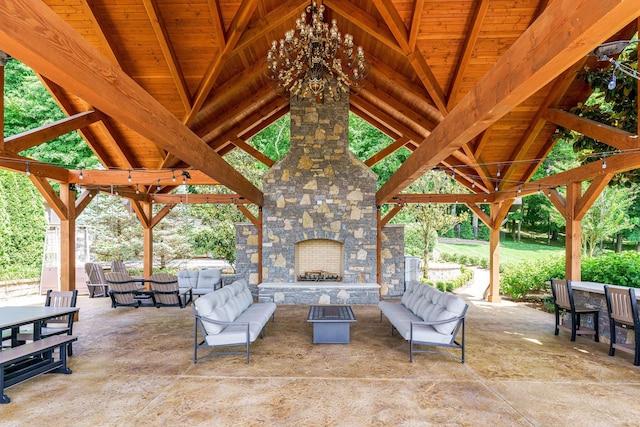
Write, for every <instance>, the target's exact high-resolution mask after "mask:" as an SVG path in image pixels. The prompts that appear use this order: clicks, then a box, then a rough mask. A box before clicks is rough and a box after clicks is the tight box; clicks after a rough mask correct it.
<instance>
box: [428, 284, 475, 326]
mask: <svg viewBox="0 0 640 427" xmlns="http://www.w3.org/2000/svg"><path fill="white" fill-rule="evenodd" d="M465 307H466V303H465V302H464V300H463V299H462V298H460V297H457V296H455V295H453V294H449V293H443V294H442V295H441V296H440V297H439V298H438V303H437V304H434V305H433V309H432V310H431V311H429V312H428V314H427V315H426V318H425V319H424V320H426V321H439V320H446V319H453V318H455V317H459V316H460V315H462V313H463V312H464V309H465ZM455 326H456V322H449V323H442V324H440V325H434V328H435V329H436V331H438V332H439V333H441V334H451V333H452V332H453V329H454V328H455Z"/></svg>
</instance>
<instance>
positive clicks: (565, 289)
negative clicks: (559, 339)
mask: <svg viewBox="0 0 640 427" xmlns="http://www.w3.org/2000/svg"><path fill="white" fill-rule="evenodd" d="M551 292H552V293H553V304H554V306H555V309H556V310H555V311H556V329H555V333H554V334H555V335H558V332H559V329H560V328H562V329H564V330H567V331H570V332H571V341H575V340H576V335H593V336H594V340H595V342H600V336H599V334H598V317H599V312H598V309H596V308H589V307H582V306H576V304H575V302H574V300H573V289H572V288H571V281H570V280H561V279H551ZM563 313H569V315H570V317H571V326H570V327H569V326H565V325H564V324H563V323H562V322H561V316H562V314H563ZM583 315H586V316H593V328H586V327H582V326H581V322H580V321H581V317H582V316H583Z"/></svg>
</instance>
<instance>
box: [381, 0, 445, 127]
mask: <svg viewBox="0 0 640 427" xmlns="http://www.w3.org/2000/svg"><path fill="white" fill-rule="evenodd" d="M373 3H374V4H375V5H376V8H377V9H378V12H380V14H381V15H382V18H383V19H384V21H385V22H386V23H387V26H388V27H389V29H390V30H391V33H392V34H393V36H394V37H395V39H396V42H397V43H398V45H399V46H400V48H401V50H402V53H403V54H405V55H406V56H407V58H408V59H409V62H410V63H411V66H412V67H413V69H414V71H415V72H416V74H417V75H418V78H419V79H420V81H421V82H422V84H423V85H424V87H425V89H427V92H429V95H430V96H431V99H433V102H434V103H435V105H436V106H437V107H438V109H439V110H440V112H441V113H442V114H445V115H446V114H447V106H446V105H445V101H444V92H443V91H442V88H441V87H440V84H439V83H438V81H437V80H436V78H435V76H434V75H433V72H432V71H431V67H429V64H428V63H427V60H426V59H425V58H424V56H423V55H422V53H420V51H419V50H416V49H411V46H410V45H409V34H408V32H407V28H406V27H405V26H404V23H403V22H402V19H401V18H400V15H399V14H398V11H397V10H396V8H395V6H394V5H393V3H392V2H391V0H373Z"/></svg>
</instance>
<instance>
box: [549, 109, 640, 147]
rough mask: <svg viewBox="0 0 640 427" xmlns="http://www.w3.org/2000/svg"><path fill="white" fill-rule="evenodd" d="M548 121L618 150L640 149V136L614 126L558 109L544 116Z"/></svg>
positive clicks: (550, 110) (551, 110)
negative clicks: (639, 139) (639, 137)
mask: <svg viewBox="0 0 640 427" xmlns="http://www.w3.org/2000/svg"><path fill="white" fill-rule="evenodd" d="M543 117H544V119H545V120H548V121H550V122H552V123H554V124H556V125H558V126H562V127H563V128H566V129H569V130H572V131H575V132H578V133H580V134H582V135H584V136H588V137H589V138H593V139H595V140H597V141H600V142H602V143H604V144H607V145H610V146H611V147H613V148H616V149H618V150H623V151H624V150H634V149H638V148H640V144H639V141H638V135H634V134H632V133H629V132H625V131H623V130H622V129H618V128H615V127H613V126H607V125H604V124H602V123H598V122H596V121H595V120H590V119H587V118H585V117H580V116H576V115H575V114H571V113H568V112H566V111H562V110H560V109H558V108H549V109H547V110H546V112H545V113H544V114H543Z"/></svg>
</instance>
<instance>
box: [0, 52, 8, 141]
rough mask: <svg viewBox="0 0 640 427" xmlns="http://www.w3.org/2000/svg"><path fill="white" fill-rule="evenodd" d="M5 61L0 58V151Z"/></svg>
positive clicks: (2, 126)
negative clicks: (0, 96) (0, 95)
mask: <svg viewBox="0 0 640 427" xmlns="http://www.w3.org/2000/svg"><path fill="white" fill-rule="evenodd" d="M6 63H7V62H6V61H2V60H0V89H1V90H0V94H2V99H0V107H2V108H0V113H1V114H0V131H2V133H0V151H3V152H4V66H5V64H6Z"/></svg>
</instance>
